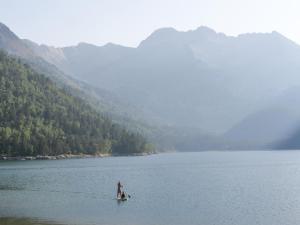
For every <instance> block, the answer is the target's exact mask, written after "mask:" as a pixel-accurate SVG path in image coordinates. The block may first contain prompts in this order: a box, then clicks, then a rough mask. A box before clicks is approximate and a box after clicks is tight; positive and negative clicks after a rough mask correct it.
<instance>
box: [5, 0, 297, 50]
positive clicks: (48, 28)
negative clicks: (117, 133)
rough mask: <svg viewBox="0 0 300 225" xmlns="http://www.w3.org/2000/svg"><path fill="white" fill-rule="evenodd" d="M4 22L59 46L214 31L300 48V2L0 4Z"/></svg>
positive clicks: (16, 0)
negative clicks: (257, 35) (286, 41)
mask: <svg viewBox="0 0 300 225" xmlns="http://www.w3.org/2000/svg"><path fill="white" fill-rule="evenodd" d="M0 7H1V8H0V21H1V22H3V23H5V24H6V25H8V26H9V27H10V28H11V29H12V30H13V31H14V32H15V33H17V34H18V35H19V36H20V37H22V38H28V39H31V40H33V41H35V42H38V43H45V44H50V45H54V46H66V45H74V44H77V43H78V42H89V43H93V44H97V45H103V44H105V43H107V42H114V43H118V44H122V45H127V46H137V45H138V44H139V43H140V41H141V40H143V39H145V38H146V37H147V36H148V35H149V34H150V33H152V32H153V31H154V30H155V29H157V28H161V27H174V28H176V29H178V30H183V31H185V30H190V29H195V28H197V27H199V26H201V25H206V26H209V27H211V28H213V29H215V30H216V31H218V32H224V33H226V34H229V35H237V34H240V33H248V32H270V31H273V30H276V31H278V32H280V33H282V34H284V35H285V36H287V37H288V38H290V39H292V40H294V41H296V42H297V43H300V26H299V25H300V13H299V12H300V1H299V0H247V1H246V0H0Z"/></svg>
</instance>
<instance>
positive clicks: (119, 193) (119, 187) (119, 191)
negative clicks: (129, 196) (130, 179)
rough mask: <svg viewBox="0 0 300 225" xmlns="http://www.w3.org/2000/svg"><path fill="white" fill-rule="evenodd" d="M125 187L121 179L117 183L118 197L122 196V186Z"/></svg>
mask: <svg viewBox="0 0 300 225" xmlns="http://www.w3.org/2000/svg"><path fill="white" fill-rule="evenodd" d="M122 187H123V185H122V184H121V182H120V181H119V182H118V184H117V198H120V197H121V194H122V191H121V188H122Z"/></svg>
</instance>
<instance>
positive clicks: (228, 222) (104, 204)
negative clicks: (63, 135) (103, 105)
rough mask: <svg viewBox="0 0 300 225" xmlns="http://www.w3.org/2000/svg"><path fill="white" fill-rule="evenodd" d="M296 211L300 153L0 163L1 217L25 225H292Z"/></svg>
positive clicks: (298, 207)
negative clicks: (120, 193)
mask: <svg viewBox="0 0 300 225" xmlns="http://www.w3.org/2000/svg"><path fill="white" fill-rule="evenodd" d="M118 180H121V182H123V183H124V186H125V188H126V191H127V192H128V193H129V194H130V195H131V196H132V198H131V199H129V200H128V201H127V202H121V203H120V202H117V201H116V200H115V195H116V183H117V181H118ZM299 212H300V151H249V152H201V153H172V154H158V155H152V156H145V157H112V158H99V159H74V160H58V161H17V162H0V217H2V218H14V219H16V220H17V221H20V220H22V218H28V221H30V222H28V224H29V223H30V224H34V223H35V222H32V221H37V222H36V224H42V223H41V221H45V222H47V221H48V222H49V223H50V222H51V224H53V223H58V224H79V225H81V224H82V225H92V224H100V225H102V224H103V225H117V224H122V225H129V224H130V225H134V224H136V225H139V224H140V225H160V224H161V225H185V224H189V225H196V224H197V225H199V224H205V225H217V224H218V225H232V224H239V225H253V224H264V225H269V224H272V225H276V224H278V225H282V224H285V225H292V224H293V225H294V224H300V213H299ZM14 219H10V220H9V219H6V221H11V220H14ZM2 221H4V219H2ZM24 221H25V219H24ZM0 223H1V220H0ZM1 224H4V223H3V222H2V223H1ZM10 224H16V223H10Z"/></svg>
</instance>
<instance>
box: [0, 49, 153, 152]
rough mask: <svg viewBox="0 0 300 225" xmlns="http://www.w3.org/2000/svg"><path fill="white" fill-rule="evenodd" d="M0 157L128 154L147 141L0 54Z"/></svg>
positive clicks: (137, 150) (137, 149) (142, 146)
mask: <svg viewBox="0 0 300 225" xmlns="http://www.w3.org/2000/svg"><path fill="white" fill-rule="evenodd" d="M0 93H1V94H0V121H1V122H0V153H1V154H8V155H37V154H42V155H53V154H54V155H56V154H61V153H66V152H72V153H89V154H94V153H100V152H102V153H113V154H131V153H139V152H144V151H148V150H149V149H148V145H147V142H146V140H145V139H144V138H143V137H142V136H140V135H138V134H133V133H130V132H128V131H126V130H125V129H124V128H122V127H120V126H118V125H116V124H114V123H112V122H111V120H110V119H108V118H106V117H104V116H101V115H100V114H99V113H98V112H97V111H95V110H94V109H93V108H91V107H90V106H89V105H88V104H87V103H85V102H84V101H83V100H81V99H79V98H76V97H74V96H72V95H71V94H70V93H69V92H68V91H67V90H64V89H61V88H59V87H58V86H57V85H56V84H55V83H53V82H52V81H51V80H50V79H49V78H47V77H45V76H44V75H41V74H38V73H36V72H35V71H34V70H32V69H31V68H30V67H29V66H28V65H26V64H23V63H21V62H20V60H19V61H18V60H16V59H14V58H11V57H8V56H7V55H6V54H5V53H3V52H0Z"/></svg>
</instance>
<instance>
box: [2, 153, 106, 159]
mask: <svg viewBox="0 0 300 225" xmlns="http://www.w3.org/2000/svg"><path fill="white" fill-rule="evenodd" d="M108 156H111V154H97V155H88V154H79V155H74V154H61V155H56V156H50V155H37V156H6V155H1V156H0V160H11V161H12V160H60V159H83V158H103V157H108Z"/></svg>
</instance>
